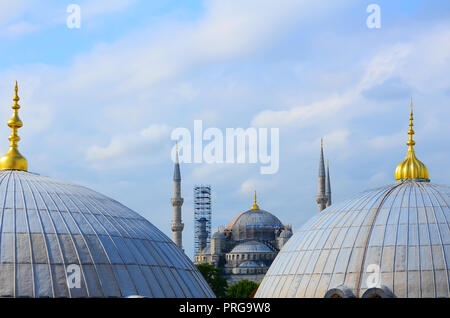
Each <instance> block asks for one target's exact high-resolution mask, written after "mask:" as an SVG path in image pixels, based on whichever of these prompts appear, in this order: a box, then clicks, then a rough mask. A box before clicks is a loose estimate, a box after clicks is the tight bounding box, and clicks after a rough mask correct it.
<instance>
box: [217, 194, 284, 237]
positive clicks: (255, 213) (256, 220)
mask: <svg viewBox="0 0 450 318" xmlns="http://www.w3.org/2000/svg"><path fill="white" fill-rule="evenodd" d="M284 227H285V226H284V225H283V223H281V221H280V220H279V219H278V218H277V217H276V216H275V215H273V214H272V213H270V212H268V211H265V210H262V209H260V207H259V206H258V204H257V202H256V191H255V195H254V199H253V205H252V206H251V208H250V210H247V211H245V212H242V213H240V214H238V215H237V216H236V217H235V218H234V219H233V220H232V221H231V222H230V223H229V224H228V226H227V228H226V229H227V230H228V231H234V234H233V235H234V237H235V238H236V239H238V238H239V234H238V233H239V232H243V231H242V230H243V229H251V228H253V229H258V231H260V232H261V233H263V232H264V231H263V230H264V229H266V230H267V231H268V232H270V234H271V235H273V232H274V230H276V229H280V230H281V229H284ZM244 232H245V231H244ZM252 235H253V234H252ZM261 235H266V234H261ZM257 238H258V239H259V237H257ZM243 239H244V238H243Z"/></svg>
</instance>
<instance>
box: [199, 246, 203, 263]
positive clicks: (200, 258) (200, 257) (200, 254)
mask: <svg viewBox="0 0 450 318" xmlns="http://www.w3.org/2000/svg"><path fill="white" fill-rule="evenodd" d="M202 258H203V257H202V249H200V253H199V254H198V259H199V261H200V262H201V261H202Z"/></svg>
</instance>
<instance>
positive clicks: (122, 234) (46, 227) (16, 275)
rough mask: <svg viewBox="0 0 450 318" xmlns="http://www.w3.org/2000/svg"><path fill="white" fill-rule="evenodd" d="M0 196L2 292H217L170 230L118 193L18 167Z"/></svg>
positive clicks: (2, 177) (6, 174) (0, 184)
mask: <svg viewBox="0 0 450 318" xmlns="http://www.w3.org/2000/svg"><path fill="white" fill-rule="evenodd" d="M0 196H1V197H0V200H1V202H0V212H1V216H0V235H1V237H0V239H1V246H0V296H1V297H128V296H134V295H139V296H145V297H214V294H213V292H212V291H211V289H210V288H209V287H208V285H207V283H206V281H205V280H204V279H203V277H202V276H201V274H200V273H199V272H198V271H197V269H196V268H195V267H194V265H193V264H192V263H191V262H190V260H189V259H188V258H187V256H186V255H184V253H183V252H182V251H181V250H180V249H179V248H178V247H177V246H176V245H175V244H174V243H173V242H172V241H171V240H170V239H169V238H167V237H166V235H164V234H163V233H162V232H161V231H159V230H158V229H157V228H156V227H155V226H154V225H152V224H151V223H150V222H148V221H147V220H146V219H144V218H143V217H141V216H140V215H139V214H137V213H136V212H134V211H132V210H130V209H128V208H127V207H125V206H124V205H122V204H120V203H119V202H117V201H115V200H112V199H110V198H108V197H106V196H104V195H101V194H99V193H97V192H95V191H93V190H90V189H87V188H85V187H82V186H78V185H74V184H70V183H66V182H61V181H57V180H53V179H50V178H47V177H43V176H39V175H36V174H32V173H29V172H24V171H11V170H3V171H0ZM73 264H75V265H73ZM74 268H75V269H74ZM76 268H78V269H79V274H80V275H79V277H80V280H79V282H80V286H79V288H77V286H76V285H72V288H69V287H68V286H69V285H70V284H68V281H70V279H72V278H74V277H75V276H73V274H76V272H77V270H76ZM76 281H77V280H76V279H74V282H75V283H76Z"/></svg>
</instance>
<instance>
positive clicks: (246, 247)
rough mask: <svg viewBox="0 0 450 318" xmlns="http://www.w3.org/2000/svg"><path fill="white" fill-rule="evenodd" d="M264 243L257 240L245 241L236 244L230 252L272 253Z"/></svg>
mask: <svg viewBox="0 0 450 318" xmlns="http://www.w3.org/2000/svg"><path fill="white" fill-rule="evenodd" d="M272 252H273V250H272V249H270V248H269V247H268V246H267V245H266V244H264V243H262V242H258V241H247V242H244V243H241V244H238V245H236V246H235V247H234V248H233V249H232V250H231V252H230V254H245V253H272Z"/></svg>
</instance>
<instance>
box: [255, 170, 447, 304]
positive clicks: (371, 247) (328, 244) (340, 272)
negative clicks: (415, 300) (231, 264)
mask: <svg viewBox="0 0 450 318" xmlns="http://www.w3.org/2000/svg"><path fill="white" fill-rule="evenodd" d="M449 206H450V187H448V186H442V185H437V184H434V183H430V182H419V181H417V180H414V179H407V180H405V181H403V182H401V183H396V184H392V185H388V186H385V187H382V188H378V189H375V190H370V191H367V192H365V193H364V194H363V195H361V196H358V197H356V198H355V199H352V200H349V201H346V202H344V203H341V204H335V205H332V206H330V207H329V208H327V209H325V210H323V211H322V212H321V213H320V214H318V215H316V216H315V217H313V218H312V219H311V220H310V221H309V222H307V223H306V224H305V225H304V226H303V227H302V228H301V229H300V230H298V231H297V232H296V233H295V234H294V236H293V237H292V238H291V239H290V240H289V241H288V242H287V243H286V245H285V246H284V247H283V249H282V250H281V251H280V253H279V254H278V256H277V258H276V259H275V261H274V262H273V264H272V266H271V267H270V269H269V271H268V272H267V274H266V276H265V278H264V280H263V281H262V283H261V286H260V288H259V289H258V292H257V294H256V297H324V296H325V295H327V296H330V297H333V296H345V297H349V296H356V297H361V296H364V295H365V296H377V295H378V296H386V295H391V296H395V297H450V289H449V285H450V282H449V274H450V230H449V220H450V208H449ZM378 269H379V273H380V275H379V276H378V275H377V274H376V273H378ZM327 292H328V294H327Z"/></svg>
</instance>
